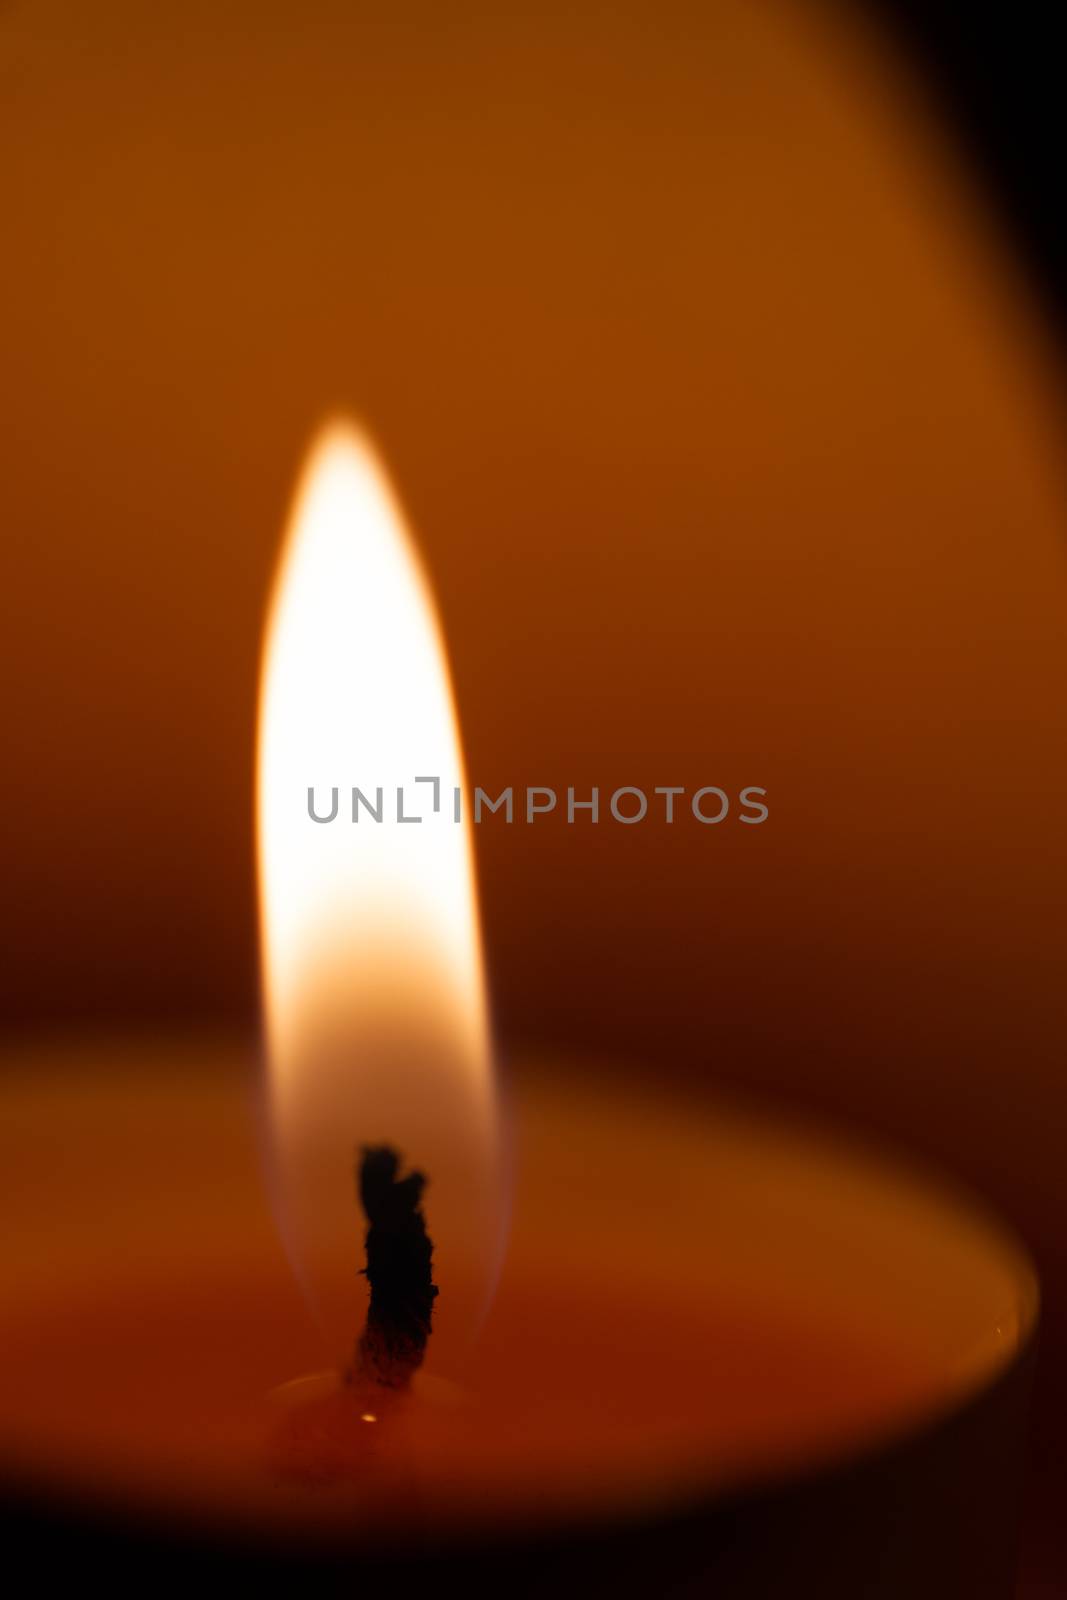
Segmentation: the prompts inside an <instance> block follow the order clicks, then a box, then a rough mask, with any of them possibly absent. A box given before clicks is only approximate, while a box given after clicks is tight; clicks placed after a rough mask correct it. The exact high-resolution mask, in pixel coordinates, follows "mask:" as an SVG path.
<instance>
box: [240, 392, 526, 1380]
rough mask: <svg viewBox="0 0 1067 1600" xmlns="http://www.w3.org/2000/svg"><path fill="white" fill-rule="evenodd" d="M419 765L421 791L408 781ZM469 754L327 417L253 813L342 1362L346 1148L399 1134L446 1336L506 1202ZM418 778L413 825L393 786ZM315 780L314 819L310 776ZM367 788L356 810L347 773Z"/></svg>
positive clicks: (434, 639)
mask: <svg viewBox="0 0 1067 1600" xmlns="http://www.w3.org/2000/svg"><path fill="white" fill-rule="evenodd" d="M420 776H427V777H429V776H432V777H434V778H437V779H438V780H439V783H440V788H439V791H438V794H439V809H438V810H437V811H436V812H435V811H434V809H433V795H434V791H433V788H432V786H431V785H429V784H427V785H424V786H421V788H420V787H418V786H415V785H414V780H415V779H416V778H417V777H420ZM462 784H463V770H462V756H461V752H460V744H459V736H458V731H457V726H456V716H455V711H454V707H453V703H452V695H451V688H450V684H449V676H448V666H447V661H446V657H445V650H444V645H443V641H442V639H441V634H440V629H439V627H438V624H437V619H436V615H435V611H434V606H433V600H432V597H431V595H430V591H429V587H428V585H427V582H426V579H425V576H424V574H423V572H422V569H421V566H420V564H419V561H418V558H417V556H416V554H415V551H414V548H413V546H412V543H411V540H410V537H409V535H408V533H407V530H406V528H405V525H404V519H403V515H402V513H401V511H400V508H399V506H398V504H397V502H396V500H395V498H394V496H393V494H392V491H391V489H390V486H389V483H388V480H387V478H386V475H385V471H384V469H383V467H382V465H381V463H380V461H379V460H378V458H377V456H376V454H375V452H374V450H373V448H372V446H371V445H370V444H369V443H368V441H367V440H366V438H365V437H364V436H363V435H362V434H361V433H360V432H358V431H357V430H356V429H355V428H354V427H353V426H351V425H350V424H348V423H345V422H336V423H332V424H330V425H329V426H327V427H326V428H325V429H324V430H323V431H322V433H321V435H320V437H319V438H318V440H317V441H316V443H315V445H314V447H313V449H312V451H311V454H310V458H309V461H308V464H307V466H306V468H305V471H304V474H303V477H302V480H301V483H300V485H299V488H298V491H297V496H296V502H295V507H294V510H293V513H292V516H291V520H290V526H289V531H288V534H287V538H286V542H285V548H284V552H283V555H282V559H281V564H280V569H279V576H278V580H277V585H276V590H275V595H274V599H273V603H272V605H271V610H270V617H269V621H268V627H267V635H266V644H265V651H264V662H263V672H262V686H261V699H260V715H259V762H258V782H257V788H258V794H257V810H258V833H259V870H260V900H261V924H262V926H261V937H262V969H263V990H264V1006H265V1016H266V1035H267V1054H268V1085H269V1107H270V1125H271V1131H272V1135H273V1142H274V1147H275V1152H276V1156H277V1175H278V1179H279V1185H280V1188H279V1201H280V1207H279V1209H280V1212H281V1216H282V1221H283V1225H284V1232H285V1235H286V1239H287V1243H288V1245H289V1248H290V1253H291V1256H292V1259H293V1263H294V1266H295V1267H296V1268H297V1270H298V1272H299V1274H300V1276H301V1278H302V1279H303V1281H304V1283H305V1286H306V1287H307V1289H308V1291H309V1293H310V1295H311V1298H312V1300H313V1301H314V1303H315V1305H316V1307H317V1309H318V1310H319V1312H320V1314H321V1315H322V1317H323V1320H324V1322H325V1324H326V1327H327V1329H328V1332H329V1335H330V1340H331V1346H332V1347H333V1350H334V1354H335V1356H336V1357H337V1358H341V1357H342V1356H343V1354H344V1346H345V1344H350V1343H351V1341H352V1339H353V1338H354V1337H355V1335H356V1333H357V1332H358V1327H359V1323H360V1320H361V1314H362V1313H361V1308H360V1305H359V1296H360V1293H361V1292H362V1291H361V1280H360V1278H359V1277H358V1268H359V1266H360V1265H361V1259H360V1256H361V1252H360V1241H361V1229H362V1220H361V1217H360V1213H359V1209H358V1202H357V1198H356V1195H355V1190H354V1184H353V1166H354V1160H355V1156H356V1153H357V1151H358V1149H359V1147H360V1146H361V1145H363V1144H368V1143H389V1144H392V1145H394V1146H396V1147H397V1148H398V1149H399V1150H400V1152H401V1153H402V1155H403V1156H404V1157H405V1158H406V1160H407V1161H409V1162H410V1163H411V1164H412V1165H414V1166H418V1167H419V1168H421V1169H422V1170H423V1171H424V1172H425V1173H426V1174H427V1175H428V1177H429V1180H430V1187H429V1190H428V1193H427V1201H426V1209H427V1216H428V1219H429V1223H430V1229H431V1233H432V1236H433V1237H434V1240H435V1244H436V1246H437V1258H436V1260H437V1267H438V1276H439V1279H440V1280H442V1281H443V1293H442V1297H441V1301H440V1305H441V1313H442V1314H441V1318H440V1322H441V1324H442V1325H443V1326H444V1328H445V1329H446V1332H447V1333H450V1334H451V1339H449V1338H448V1337H446V1340H445V1347H446V1349H447V1348H449V1346H450V1344H451V1345H452V1346H453V1347H454V1346H455V1343H456V1342H457V1341H460V1342H462V1339H463V1338H464V1336H465V1335H466V1334H467V1333H469V1332H470V1329H471V1328H472V1327H473V1325H474V1324H475V1323H476V1321H477V1316H478V1311H479V1307H480V1306H481V1305H482V1304H484V1301H485V1299H486V1290H487V1286H488V1282H489V1279H490V1276H491V1271H492V1263H493V1258H494V1254H495V1234H496V1231H497V1224H496V1222H495V1220H494V1219H495V1218H497V1217H498V1216H499V1213H500V1203H499V1193H498V1180H497V1175H496V1167H497V1146H498V1140H497V1134H496V1126H495V1123H496V1115H495V1100H494V1094H493V1086H492V1076H491V1063H490V1050H489V1041H488V1031H487V1023H486V1005H485V994H484V983H483V974H482V959H481V948H480V940H479V932H478V920H477V909H476V902H475V893H474V878H473V861H472V851H471V842H470V835H469V829H468V825H467V823H466V821H462V822H456V821H454V820H453V811H452V792H453V789H454V788H455V787H457V786H461V785H462ZM405 786H406V793H407V796H408V798H407V801H406V813H407V814H408V815H412V814H414V810H413V804H412V799H411V796H412V794H419V793H422V794H424V795H425V804H424V805H423V806H422V807H421V808H420V809H421V810H422V811H423V812H424V813H425V815H424V816H423V820H422V821H421V822H420V823H418V824H405V823H403V822H401V821H399V820H398V818H397V809H396V795H397V790H398V788H400V787H405ZM312 787H313V788H314V790H315V795H316V813H317V814H318V815H320V816H328V815H329V813H330V808H331V807H330V802H331V795H332V792H333V791H334V790H336V793H337V797H338V798H337V814H336V816H335V818H334V820H333V821H332V822H329V823H322V822H316V821H315V820H313V818H312V816H311V815H310V812H309V803H308V791H309V789H310V788H312ZM353 787H358V788H360V789H361V790H362V791H363V793H364V794H366V795H367V796H368V797H369V799H370V801H371V803H372V805H373V804H375V802H376V798H377V797H379V791H380V806H379V808H378V809H380V815H381V820H379V821H376V820H375V819H374V816H373V815H371V814H370V812H368V811H367V810H366V809H365V808H364V809H362V810H361V812H360V815H359V817H358V820H354V819H353V813H352V799H351V796H352V789H353Z"/></svg>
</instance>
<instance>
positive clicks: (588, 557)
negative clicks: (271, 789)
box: [0, 0, 1067, 1597]
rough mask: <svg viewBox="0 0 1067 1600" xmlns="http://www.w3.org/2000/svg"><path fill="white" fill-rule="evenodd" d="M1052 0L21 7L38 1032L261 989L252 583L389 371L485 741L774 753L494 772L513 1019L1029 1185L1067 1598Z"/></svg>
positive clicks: (25, 610)
mask: <svg viewBox="0 0 1067 1600" xmlns="http://www.w3.org/2000/svg"><path fill="white" fill-rule="evenodd" d="M1051 28H1052V23H1051V22H1050V21H1047V20H1043V18H1042V12H1041V11H1040V10H1039V8H1037V7H1036V6H1027V5H1023V6H1021V7H1020V6H1015V7H1012V9H1011V11H1010V13H1008V12H1007V10H1006V9H1005V8H993V9H991V10H990V11H989V12H988V13H985V12H982V13H980V14H975V13H973V12H972V11H971V10H970V9H969V8H968V10H967V12H966V14H961V13H960V12H959V9H958V8H953V7H950V6H949V5H947V4H926V5H918V4H916V5H914V6H913V5H910V4H905V3H895V0H881V3H878V4H876V5H874V4H872V5H870V6H864V7H860V6H855V5H853V6H849V7H832V6H829V5H825V4H817V3H815V0H791V3H789V0H777V3H759V4H752V3H751V0H700V3H699V4H698V3H696V0H659V3H657V4H656V5H654V6H653V5H652V4H650V3H647V0H619V3H616V4H613V5H611V6H600V5H596V4H582V3H579V4H577V5H568V6H566V7H563V6H560V7H556V6H551V5H550V6H547V7H546V6H545V5H543V4H538V5H536V6H535V5H533V4H532V3H530V4H527V3H526V0H518V3H513V4H508V5H507V6H504V7H501V8H493V7H483V6H479V5H465V4H460V5H457V6H451V7H447V8H442V7H438V6H434V5H432V4H430V3H429V0H392V3H390V4H388V5H377V4H364V3H359V4H351V3H347V4H342V3H340V0H306V3H303V4H301V5H299V6H297V5H296V4H293V3H284V4H283V3H279V0H257V3H256V4H255V5H253V4H251V3H250V0H233V3H231V4H229V5H227V6H226V7H225V8H219V7H217V6H215V5H208V4H206V3H202V0H185V3H183V4H182V5H181V6H178V5H176V4H173V3H170V0H164V3H161V4H156V5H153V6H151V7H147V6H144V5H140V4H136V3H133V0H100V3H98V4H97V5H95V6H93V7H89V8H87V7H84V6H81V5H78V4H76V3H74V0H7V3H6V4H4V5H2V6H0V171H2V184H3V188H2V193H3V204H4V222H5V233H6V249H5V251H4V255H3V258H2V261H0V285H2V290H3V294H2V305H3V311H2V314H0V360H2V370H3V379H4V381H3V384H2V387H0V408H2V410H0V482H2V485H3V497H4V498H3V534H2V545H0V604H2V606H3V627H2V629H0V655H2V673H0V697H2V725H3V747H4V783H3V827H2V829H0V874H2V879H3V883H4V890H5V896H4V899H5V906H6V909H7V916H6V918H5V922H4V926H3V930H2V932H0V982H2V984H3V988H4V995H3V1017H4V1021H5V1023H6V1026H7V1032H8V1036H9V1037H10V1036H13V1035H15V1034H17V1033H24V1032H26V1031H39V1030H41V1029H42V1028H51V1029H66V1030H76V1029H83V1028H88V1027H90V1026H94V1027H95V1026H100V1027H108V1028H110V1027H114V1026H118V1025H123V1024H126V1023H129V1022H130V1021H133V1020H137V1021H144V1020H148V1019H159V1020H160V1021H163V1022H166V1023H168V1024H170V1023H181V1024H182V1025H185V1024H186V1023H188V1022H190V1021H195V1020H203V1021H207V1022H221V1023H223V1024H225V1025H227V1026H230V1025H234V1026H239V1027H240V1026H243V1027H247V1028H248V1029H249V1030H251V1029H252V1028H253V1027H254V1026H255V1017H256V1003H257V1002H256V965H255V962H256V951H255V910H254V882H253V857H252V838H251V769H252V752H253V719H254V708H255V696H256V678H257V668H258V647H259V632H260V625H261V618H262V614H263V607H264V602H265V596H266V592H267V586H268V583H269V580H270V576H271V571H272V564H273V560H274V557H275V554H276V550H277V543H278V539H279V536H280V533H281V528H282V524H283V520H284V515H285V510H286V507H287V503H288V498H289V494H290V489H291V485H292V481H293V477H294V473H295V471H296V469H297V467H298V464H299V461H300V458H301V455H302V452H303V450H304V447H305V445H306V443H307V441H308V438H309V436H310V434H311V432H312V430H313V429H314V427H315V426H316V424H317V423H318V421H319V419H320V418H321V417H322V415H323V414H324V412H326V411H328V410H330V409H332V408H334V407H336V406H338V405H344V406H348V407H350V408H352V409H354V410H355V411H356V412H357V413H358V414H360V415H361V416H362V417H363V418H364V420H365V421H366V422H367V424H368V425H369V427H370V428H371V430H372V432H373V433H374V434H375V435H376V436H377V438H378V440H379V442H380V444H381V446H382V448H383V450H384V452H385V454H386V456H387V459H388V460H389V461H390V463H391V464H392V468H393V471H394V474H395V477H396V481H397V484H398V486H399V489H400V492H401V495H402V498H403V500H404V502H405V504H406V506H407V508H408V511H409V513H410V516H411V519H412V521H413V523H414V526H415V527H416V529H417V530H418V533H419V535H420V538H421V541H422V544H423V548H424V550H425V553H426V558H427V562H428V565H429V567H430V570H431V572H432V575H433V578H434V581H435V584H436V588H437V592H438V596H439V599H440V604H441V607H442V611H443V615H444V622H445V628H446V632H447V636H448V640H449V644H450V649H451V654H452V661H453V668H454V675H455V683H456V690H457V696H458V701H459V706H460V714H461V720H462V724H463V732H464V738H465V743H466V749H467V755H468V765H469V771H470V776H471V779H472V781H473V782H475V783H478V784H481V785H483V786H484V787H486V788H487V789H489V791H490V792H491V793H494V794H495V793H496V792H497V790H498V789H499V787H501V786H503V785H504V784H507V783H512V784H515V785H516V786H519V785H524V784H527V783H530V784H544V785H551V786H555V787H557V788H559V789H560V790H563V789H565V788H566V786H567V785H568V784H573V785H574V786H575V787H576V788H582V787H583V786H585V787H588V786H589V785H592V784H599V785H600V786H601V790H602V793H605V792H610V790H611V789H613V788H615V787H617V786H618V785H621V784H633V785H639V786H643V787H646V788H648V789H651V788H652V787H654V786H655V785H657V784H679V785H685V786H686V787H687V788H697V787H699V786H701V785H703V784H717V785H720V786H721V787H723V788H725V789H727V790H729V791H731V792H735V791H736V790H738V789H740V788H741V787H743V786H744V785H746V784H758V785H762V786H763V787H765V788H766V789H767V791H768V804H769V806H770V813H771V814H770V820H769V822H768V824H767V825H766V826H764V827H761V828H746V827H740V826H737V825H736V824H734V823H733V822H732V821H731V822H729V823H726V824H723V825H722V826H720V827H717V828H702V827H699V826H698V825H696V824H695V823H690V824H689V825H684V824H679V825H676V826H675V827H673V828H671V829H668V828H666V827H665V826H661V825H653V824H652V823H651V822H649V823H646V824H645V825H643V826H641V827H637V828H632V829H631V828H623V827H620V826H618V825H616V824H612V823H610V822H602V823H601V824H600V826H599V827H598V828H596V829H594V828H593V827H592V826H589V825H586V826H582V825H581V824H580V823H579V824H576V825H575V826H574V827H571V828H568V827H567V825H566V822H565V818H563V817H562V816H560V815H559V814H557V815H556V816H555V817H549V818H544V819H541V820H539V821H538V823H537V824H536V825H535V826H533V827H528V828H527V827H522V826H518V825H516V826H514V827H512V828H510V829H508V828H504V827H502V826H501V827H494V826H492V825H491V823H487V824H483V827H482V828H481V830H480V832H479V835H478V838H477V846H478V851H479V871H480V886H481V894H482V903H483V910H484V921H485V931H486V943H487V948H488V952H489V960H490V973H491V981H492V992H493V998H494V1005H495V1013H496V1024H497V1030H498V1033H499V1036H500V1039H501V1041H502V1045H503V1048H504V1051H505V1053H506V1052H507V1051H509V1050H511V1049H513V1048H515V1047H516V1046H518V1045H519V1044H520V1043H524V1042H533V1043H543V1044H546V1045H548V1046H549V1047H551V1046H552V1044H553V1043H555V1042H557V1041H566V1042H567V1043H568V1044H569V1045H573V1044H578V1045H580V1046H582V1047H583V1048H584V1049H586V1050H587V1051H588V1054H589V1058H590V1061H591V1062H593V1061H595V1060H604V1059H607V1060H610V1059H612V1058H619V1057H623V1056H625V1057H636V1058H638V1059H640V1060H644V1061H651V1062H655V1063H656V1069H657V1071H658V1072H661V1073H667V1072H672V1071H673V1072H676V1073H678V1074H679V1075H694V1074H696V1075H700V1076H702V1077H706V1078H707V1079H708V1080H709V1081H710V1080H714V1081H721V1082H725V1083H729V1084H736V1085H741V1086H743V1087H745V1088H748V1089H754V1090H756V1091H759V1092H773V1093H775V1094H778V1095H784V1096H787V1097H789V1098H790V1099H791V1100H793V1101H794V1102H797V1103H799V1104H802V1105H805V1106H809V1107H812V1108H815V1109H817V1110H819V1111H821V1112H823V1113H824V1114H829V1115H831V1116H835V1117H840V1118H841V1119H843V1120H847V1121H848V1122H850V1123H854V1124H855V1123H859V1124H861V1125H863V1126H864V1127H866V1128H868V1129H870V1130H873V1131H875V1132H877V1133H879V1134H881V1135H882V1136H883V1137H887V1138H889V1139H890V1140H895V1141H898V1142H899V1143H900V1144H902V1145H904V1146H906V1147H907V1148H909V1149H913V1150H918V1151H921V1152H924V1153H928V1154H931V1155H933V1156H934V1157H936V1158H937V1159H938V1160H939V1161H941V1162H942V1163H943V1164H946V1165H948V1166H949V1167H951V1168H952V1169H953V1170H955V1171H956V1172H958V1173H960V1174H961V1175H962V1176H963V1177H964V1178H966V1179H967V1180H969V1181H971V1182H973V1183H975V1184H976V1185H978V1186H979V1187H980V1188H981V1189H982V1190H983V1191H984V1192H986V1193H987V1194H989V1195H990V1196H992V1197H993V1198H994V1199H995V1200H996V1201H997V1203H998V1204H999V1205H1000V1206H1001V1208H1002V1209H1003V1210H1004V1211H1005V1212H1006V1213H1007V1215H1008V1216H1009V1217H1010V1218H1011V1220H1012V1221H1013V1222H1014V1223H1015V1224H1016V1225H1017V1226H1018V1227H1019V1229H1020V1230H1021V1231H1022V1233H1023V1234H1024V1235H1025V1237H1026V1238H1027V1239H1028V1240H1029V1242H1030V1244H1031V1245H1032V1247H1033V1248H1034V1250H1035V1252H1036V1254H1037V1256H1038V1258H1039V1262H1040V1265H1041V1268H1042V1272H1043V1275H1044V1281H1045V1288H1046V1297H1047V1308H1046V1323H1045V1335H1044V1346H1043V1350H1042V1358H1041V1371H1040V1375H1039V1389H1038V1403H1037V1408H1036V1434H1035V1474H1034V1487H1033V1491H1032V1496H1031V1510H1030V1516H1029V1523H1028V1530H1027V1549H1026V1558H1025V1583H1026V1586H1027V1587H1026V1589H1025V1593H1026V1594H1027V1595H1029V1596H1033V1597H1037V1596H1041V1595H1045V1594H1048V1595H1052V1594H1054V1593H1062V1592H1063V1590H1062V1587H1061V1585H1062V1584H1063V1583H1064V1582H1067V1553H1064V1552H1062V1551H1059V1550H1058V1549H1057V1548H1056V1537H1055V1527H1054V1525H1055V1521H1056V1515H1055V1513H1056V1507H1057V1504H1058V1503H1062V1495H1063V1491H1064V1485H1063V1483H1062V1482H1061V1480H1060V1479H1059V1477H1058V1474H1059V1473H1062V1472H1063V1471H1064V1470H1065V1468H1064V1461H1063V1453H1062V1449H1061V1448H1060V1447H1059V1441H1060V1439H1061V1438H1062V1434H1063V1431H1064V1429H1065V1428H1067V1239H1065V1237H1064V1230H1063V1226H1062V1218H1063V1215H1064V1207H1065V1202H1067V1193H1065V1183H1064V1177H1063V1129H1064V1126H1065V1123H1067V1083H1065V1081H1064V1072H1063V1061H1064V1043H1065V1039H1067V1016H1065V1011H1064V1000H1063V994H1064V982H1063V927H1064V906H1065V901H1067V830H1065V828H1064V819H1065V817H1067V740H1065V735H1067V626H1065V622H1067V542H1065V522H1067V482H1065V479H1064V471H1063V459H1064V457H1063V437H1064V416H1065V411H1064V374H1063V365H1062V361H1063V344H1062V333H1063V327H1064V317H1063V312H1064V306H1065V304H1067V262H1065V259H1064V249H1063V242H1062V238H1061V237H1060V235H1059V231H1058V216H1057V210H1058V205H1057V200H1058V196H1057V189H1056V183H1057V181H1058V180H1057V178H1056V176H1055V175H1054V166H1053V163H1054V160H1055V151H1056V149H1057V148H1058V147H1057V145H1056V143H1055V139H1056V136H1057V135H1058V132H1059V130H1058V127H1057V124H1058V122H1059V121H1061V120H1062V116H1061V114H1060V113H1059V112H1057V111H1056V109H1055V107H1054V104H1053V96H1052V89H1053V85H1052V81H1051V75H1052V70H1053V66H1052V63H1053V61H1054V59H1055V56H1054V52H1053V49H1052V34H1051ZM590 1070H592V1067H591V1069H590Z"/></svg>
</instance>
